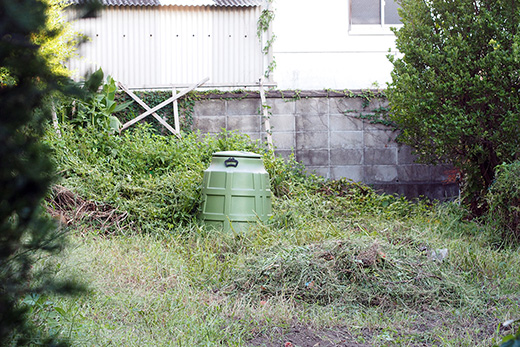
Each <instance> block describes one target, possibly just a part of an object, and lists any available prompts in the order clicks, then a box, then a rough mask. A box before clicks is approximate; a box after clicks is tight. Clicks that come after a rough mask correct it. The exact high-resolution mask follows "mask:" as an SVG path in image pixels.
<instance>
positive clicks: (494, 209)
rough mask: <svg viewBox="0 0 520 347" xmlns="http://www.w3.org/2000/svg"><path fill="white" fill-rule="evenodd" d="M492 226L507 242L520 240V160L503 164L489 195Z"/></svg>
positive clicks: (488, 201)
mask: <svg viewBox="0 0 520 347" xmlns="http://www.w3.org/2000/svg"><path fill="white" fill-rule="evenodd" d="M486 198H487V203H488V205H489V212H488V214H487V216H486V219H487V221H488V222H489V224H490V226H491V227H493V228H496V230H497V232H498V233H499V234H500V235H501V236H502V239H503V240H505V241H506V242H519V241H520V161H516V162H514V163H513V164H502V165H500V166H499V167H498V169H497V175H496V179H495V182H494V183H493V185H492V186H491V189H490V190H489V192H488V194H487V196H486Z"/></svg>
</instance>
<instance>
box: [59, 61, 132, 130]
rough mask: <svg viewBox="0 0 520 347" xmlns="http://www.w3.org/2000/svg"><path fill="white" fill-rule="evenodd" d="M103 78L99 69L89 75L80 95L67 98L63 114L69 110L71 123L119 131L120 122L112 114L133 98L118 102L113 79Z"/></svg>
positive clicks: (121, 109)
mask: <svg viewBox="0 0 520 347" xmlns="http://www.w3.org/2000/svg"><path fill="white" fill-rule="evenodd" d="M103 78H104V74H103V70H101V69H99V70H97V71H96V72H94V73H93V74H92V75H90V76H89V78H88V79H87V80H86V81H85V82H84V83H83V86H82V91H83V93H82V95H81V97H80V98H75V99H71V100H69V104H68V105H66V106H65V108H64V110H63V112H65V115H67V113H69V112H70V116H69V117H70V118H71V122H72V123H75V124H79V125H82V126H91V127H98V128H101V129H104V130H106V131H109V132H119V131H120V129H121V126H122V124H121V121H120V120H119V118H117V117H116V116H115V115H114V114H115V113H117V112H120V111H123V110H124V109H126V108H127V107H128V106H130V105H131V104H132V103H133V100H130V101H126V102H123V103H118V102H117V100H116V92H117V85H116V82H115V80H114V79H113V78H112V77H111V76H107V77H106V80H105V81H103Z"/></svg>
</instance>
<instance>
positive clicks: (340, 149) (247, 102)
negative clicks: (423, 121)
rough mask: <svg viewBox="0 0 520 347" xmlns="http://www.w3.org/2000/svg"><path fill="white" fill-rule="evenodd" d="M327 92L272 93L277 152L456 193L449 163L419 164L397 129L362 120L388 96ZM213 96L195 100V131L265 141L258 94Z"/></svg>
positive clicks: (378, 182) (359, 175)
mask: <svg viewBox="0 0 520 347" xmlns="http://www.w3.org/2000/svg"><path fill="white" fill-rule="evenodd" d="M325 94H327V93H324V92H321V93H307V92H302V94H300V97H301V96H302V95H303V97H301V98H299V99H288V98H287V97H285V98H283V97H282V94H281V93H279V92H270V93H269V94H268V96H269V98H268V104H269V106H271V108H270V111H271V113H272V115H271V116H270V122H271V126H272V136H273V141H274V145H275V146H276V152H277V154H279V155H282V156H285V157H287V156H289V155H290V154H291V153H294V154H295V157H296V159H297V160H298V161H300V162H302V163H303V164H305V166H306V167H307V169H308V171H310V172H315V173H317V174H319V175H322V176H324V177H327V178H333V179H339V178H341V177H346V178H349V179H352V180H354V181H361V182H364V183H367V184H371V185H374V186H375V187H378V188H381V189H383V190H385V191H386V192H389V193H400V194H405V195H407V196H409V197H418V196H420V195H425V196H428V197H431V198H436V199H445V198H448V197H453V196H456V195H457V193H458V190H457V186H456V185H455V184H446V183H445V181H446V180H447V179H448V177H449V172H450V169H451V168H450V167H449V166H430V165H422V164H416V163H414V159H415V158H414V156H413V155H412V153H411V150H410V148H408V147H406V146H403V145H399V144H397V143H396V142H395V138H396V136H397V133H396V132H395V131H393V130H392V129H389V128H387V127H385V126H382V125H375V124H371V123H370V122H368V121H365V120H363V119H360V117H359V116H360V115H362V114H371V113H372V111H373V110H374V109H376V108H380V107H382V106H386V103H387V102H386V100H383V99H375V100H372V101H371V102H370V104H369V105H368V106H367V107H364V104H363V99H362V98H359V97H345V96H340V95H337V94H336V95H334V96H326V95H325ZM305 95H308V96H305ZM214 97H215V98H208V99H203V100H200V101H198V102H197V103H196V105H195V113H194V128H195V129H198V130H200V131H201V132H203V133H212V134H217V133H219V132H220V131H221V129H227V130H237V131H240V132H242V133H245V134H248V135H249V136H250V137H251V138H253V139H265V137H266V132H265V129H264V125H263V121H262V116H261V115H260V110H261V102H260V99H259V98H258V95H257V94H255V93H253V94H249V95H246V96H244V95H242V96H241V99H233V98H228V97H223V96H221V95H220V96H219V95H216V96H214Z"/></svg>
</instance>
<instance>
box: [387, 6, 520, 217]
mask: <svg viewBox="0 0 520 347" xmlns="http://www.w3.org/2000/svg"><path fill="white" fill-rule="evenodd" d="M401 7H402V9H401V10H400V12H399V13H400V15H401V21H402V23H403V26H402V27H401V28H400V29H398V30H397V29H394V32H395V34H396V36H397V41H396V42H397V48H398V50H399V52H400V53H401V55H399V56H397V57H396V56H389V58H390V61H391V62H392V63H393V65H394V69H393V72H392V82H391V83H390V85H389V87H388V89H387V95H388V98H389V101H390V105H391V107H392V110H391V113H390V119H391V120H392V121H394V122H395V123H396V124H397V126H398V127H399V129H400V130H401V134H400V136H399V140H400V141H401V142H403V143H405V144H408V145H410V146H411V147H413V148H414V149H415V151H416V154H417V155H418V157H419V159H420V160H421V161H422V162H427V163H446V162H448V163H451V164H453V165H454V166H455V167H456V168H458V169H459V170H460V171H461V172H462V174H463V186H462V189H463V197H464V201H465V202H466V203H467V204H468V205H469V206H470V207H471V211H472V214H473V215H474V216H480V215H482V214H483V213H484V212H485V210H486V204H485V199H484V195H485V193H486V191H487V189H488V188H489V187H490V186H491V184H492V182H493V180H494V178H495V172H496V168H497V165H499V164H501V163H503V162H506V163H510V162H512V161H513V160H514V158H515V156H516V155H518V153H519V151H520V138H519V137H518V124H519V122H520V93H519V84H518V71H519V69H520V58H519V57H520V56H519V49H518V47H519V42H520V36H519V35H518V24H519V19H520V6H518V3H517V2H516V1H495V0H484V1H473V0H461V1H440V0H432V1H422V0H403V1H401ZM505 19H507V20H505Z"/></svg>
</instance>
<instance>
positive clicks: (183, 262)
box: [35, 128, 520, 346]
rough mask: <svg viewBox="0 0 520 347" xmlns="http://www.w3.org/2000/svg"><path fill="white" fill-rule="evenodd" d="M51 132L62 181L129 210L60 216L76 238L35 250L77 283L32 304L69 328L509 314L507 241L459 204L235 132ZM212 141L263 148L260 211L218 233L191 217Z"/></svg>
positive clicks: (517, 261) (95, 330)
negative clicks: (330, 168)
mask: <svg viewBox="0 0 520 347" xmlns="http://www.w3.org/2000/svg"><path fill="white" fill-rule="evenodd" d="M49 142H50V143H51V144H52V145H53V146H54V148H55V150H56V161H57V164H58V167H59V170H60V172H61V175H62V177H63V178H62V180H61V181H60V184H62V185H63V186H65V187H67V188H68V189H70V190H71V191H72V192H74V193H75V194H77V195H78V196H80V197H81V198H82V199H83V200H82V201H87V200H92V201H95V202H96V203H97V206H111V207H113V208H116V209H118V211H120V212H126V213H128V218H127V219H126V220H125V221H126V222H127V223H128V225H127V226H128V227H127V228H121V229H118V228H117V227H113V228H112V229H110V228H108V229H107V228H104V229H103V228H100V227H99V223H97V224H96V223H94V224H93V223H90V222H88V221H87V220H86V219H85V220H83V222H81V223H78V222H75V221H74V220H71V221H69V222H70V223H69V228H70V234H71V237H70V239H71V244H72V245H71V247H69V248H68V249H67V251H66V253H64V254H63V255H62V256H61V257H60V258H52V259H47V260H46V261H45V262H46V263H47V265H49V266H51V268H53V269H54V271H55V272H56V276H57V277H59V278H77V279H80V280H81V281H83V282H84V283H86V284H88V287H89V292H87V293H85V295H83V296H81V297H79V298H73V299H63V298H61V299H57V298H56V299H54V298H49V299H50V301H49V302H51V304H48V305H46V306H45V307H42V308H41V309H40V310H37V312H35V319H43V320H47V321H48V322H52V323H56V322H57V324H54V329H55V332H56V333H59V334H61V335H64V336H70V337H71V338H72V339H74V344H77V345H109V344H112V345H129V346H142V345H150V346H152V345H174V346H184V345H186V346H188V345H189V346H205V345H207V346H215V345H230V346H243V345H267V346H275V345H276V346H279V345H282V344H283V342H286V340H285V338H284V332H289V331H292V330H291V329H293V330H294V327H295V326H297V327H312V329H314V330H315V331H318V332H319V333H320V334H321V335H320V339H321V340H320V341H323V344H324V345H325V343H326V342H330V343H333V342H334V343H341V341H343V343H351V344H354V343H359V344H368V345H374V346H423V345H428V346H429V345H443V346H489V345H490V344H491V343H492V339H493V338H497V337H499V336H501V335H503V334H505V333H506V332H507V331H506V330H503V329H502V330H499V325H500V323H501V322H503V321H505V320H507V319H512V318H515V317H519V316H520V309H519V303H520V294H519V293H520V255H519V253H518V250H516V249H511V248H506V247H503V246H502V245H500V244H499V243H497V241H496V237H495V236H494V232H493V231H492V230H489V229H486V228H485V227H483V226H481V225H479V224H477V223H475V222H470V221H466V220H465V219H464V217H465V213H464V210H463V209H462V208H461V207H460V206H458V205H456V204H452V203H447V204H443V205H437V204H430V203H426V202H423V201H416V202H410V201H407V200H406V199H403V198H397V197H393V196H388V195H380V194H376V192H374V191H373V190H372V189H371V188H369V187H366V186H364V185H361V184H358V183H353V182H349V181H347V180H341V181H325V180H323V179H320V178H318V177H314V176H312V175H305V173H304V172H303V168H302V167H301V166H299V165H297V164H296V163H295V162H294V161H289V162H288V163H287V162H286V161H283V160H282V159H280V158H275V157H273V156H272V155H270V154H269V153H266V152H265V149H264V147H263V145H261V144H259V143H252V142H250V141H248V139H247V138H245V137H243V136H240V135H238V134H230V133H224V134H222V135H221V136H220V137H215V138H211V137H203V136H201V135H197V134H193V135H189V136H186V137H185V138H184V139H183V140H182V141H179V140H177V139H174V138H164V137H160V136H157V135H153V134H151V132H148V131H147V129H146V128H139V129H137V130H135V131H133V132H129V133H127V134H125V135H124V136H122V137H114V136H105V135H100V134H95V133H87V132H72V131H70V132H66V133H65V134H64V136H63V137H62V139H61V140H59V139H55V138H49ZM216 150H250V151H256V152H258V153H262V154H265V156H264V162H265V165H266V168H267V169H268V171H269V172H270V174H271V184H272V189H273V191H274V192H275V197H274V199H273V212H274V215H273V217H272V219H271V220H270V221H268V222H267V223H265V224H261V223H258V224H256V225H252V227H251V229H250V230H249V231H247V232H244V231H242V232H228V233H224V232H221V231H218V230H206V229H205V228H204V226H203V225H201V224H200V223H199V222H198V221H197V220H196V219H195V218H194V214H195V213H196V210H197V205H198V203H199V202H198V199H199V198H200V197H199V191H198V189H199V185H200V179H201V177H202V176H201V175H202V172H203V170H204V169H205V167H206V166H207V165H208V164H209V160H210V158H211V153H212V151H216ZM95 151H97V152H95ZM114 151H116V153H115V154H114ZM93 152H95V153H93ZM125 177H126V178H125ZM49 204H51V203H49ZM441 250H442V251H444V250H446V251H447V255H446V257H445V258H443V259H440V258H439V256H438V254H439V253H441ZM56 308H59V310H57V311H56ZM53 310H54V311H56V312H62V313H60V314H59V315H58V316H57V317H56V315H54V316H53V317H50V316H46V315H45V313H49V312H52V311H53ZM42 317H43V318H42ZM45 317H47V318H45ZM300 330H302V331H303V330H305V329H300ZM300 334H301V332H300ZM333 336H336V337H337V336H341V338H339V337H338V338H337V339H339V340H335V338H336V337H333ZM295 342H296V341H295ZM295 344H296V345H297V343H295Z"/></svg>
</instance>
